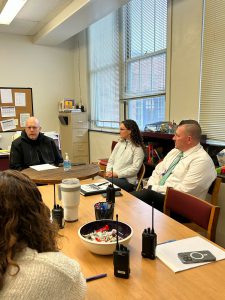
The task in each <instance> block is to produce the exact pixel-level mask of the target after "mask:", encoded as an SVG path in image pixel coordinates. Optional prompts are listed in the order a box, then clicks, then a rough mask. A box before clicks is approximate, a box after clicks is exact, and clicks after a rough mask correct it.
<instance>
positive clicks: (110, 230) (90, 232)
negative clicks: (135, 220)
mask: <svg viewBox="0 0 225 300" xmlns="http://www.w3.org/2000/svg"><path fill="white" fill-rule="evenodd" d="M78 235H79V237H80V239H81V241H82V243H83V244H84V245H85V246H86V248H87V249H88V250H89V251H91V252H92V253H95V254H100V255H110V254H113V251H114V250H115V249H116V243H117V236H116V235H117V224H116V221H113V220H108V219H107V220H97V221H93V222H90V223H87V224H85V225H83V226H82V227H80V229H79V230H78ZM132 235H133V229H132V228H131V227H130V226H129V225H128V224H126V223H122V222H118V242H119V244H123V246H125V247H127V245H128V243H129V242H130V239H131V237H132Z"/></svg>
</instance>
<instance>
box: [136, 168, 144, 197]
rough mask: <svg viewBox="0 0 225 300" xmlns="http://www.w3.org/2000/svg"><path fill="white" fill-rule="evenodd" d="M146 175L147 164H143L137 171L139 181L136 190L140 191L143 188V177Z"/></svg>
mask: <svg viewBox="0 0 225 300" xmlns="http://www.w3.org/2000/svg"><path fill="white" fill-rule="evenodd" d="M144 176H145V165H144V164H142V166H141V168H140V170H139V171H138V173H137V179H138V183H137V187H136V191H140V190H141V189H142V187H143V186H142V179H143V178H144Z"/></svg>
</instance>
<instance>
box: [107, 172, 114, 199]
mask: <svg viewBox="0 0 225 300" xmlns="http://www.w3.org/2000/svg"><path fill="white" fill-rule="evenodd" d="M106 201H107V202H111V203H115V188H114V186H113V169H112V183H111V184H109V185H108V187H107V189H106Z"/></svg>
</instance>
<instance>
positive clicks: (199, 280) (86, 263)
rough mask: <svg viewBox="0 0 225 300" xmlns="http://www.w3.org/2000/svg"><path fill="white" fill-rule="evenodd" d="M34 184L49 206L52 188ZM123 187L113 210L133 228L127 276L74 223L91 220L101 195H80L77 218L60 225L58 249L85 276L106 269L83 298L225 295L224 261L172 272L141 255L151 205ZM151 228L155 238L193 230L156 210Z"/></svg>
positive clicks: (186, 234)
mask: <svg viewBox="0 0 225 300" xmlns="http://www.w3.org/2000/svg"><path fill="white" fill-rule="evenodd" d="M84 183H87V182H83V184H84ZM39 189H40V191H41V193H42V195H43V199H44V201H45V203H46V204H48V205H49V207H50V208H51V209H52V203H51V202H50V199H51V198H52V193H53V191H52V190H51V189H50V188H49V187H48V186H43V187H39ZM122 192H123V197H118V198H116V205H115V214H116V213H118V214H119V220H121V221H122V222H125V223H128V224H129V225H130V226H132V228H133V230H134V234H133V237H132V238H131V241H130V244H129V249H130V268H131V274H130V278H129V279H121V278H116V277H114V274H113V272H114V269H113V260H112V256H100V255H95V254H92V253H91V252H89V251H88V250H87V249H86V248H85V247H84V246H83V244H82V243H81V242H80V239H79V237H78V234H77V231H78V229H79V227H80V226H82V225H83V224H85V223H87V222H89V221H92V220H93V219H94V209H93V205H94V203H96V202H98V201H101V200H102V197H101V196H100V195H95V196H89V197H84V196H81V201H80V207H79V220H78V221H77V222H75V223H66V224H65V228H64V229H62V230H61V231H60V233H61V234H63V235H64V238H62V240H61V246H62V252H64V253H65V254H66V255H68V256H69V257H71V258H74V259H76V260H77V261H78V262H79V263H80V265H81V269H82V272H83V274H84V276H85V277H89V276H92V275H96V274H100V273H107V274H108V276H107V277H106V278H103V279H99V280H95V281H92V282H89V283H88V292H87V297H86V299H88V300H89V299H90V300H103V299H104V300H112V299H113V300H114V299H116V300H122V299H125V300H128V299H129V300H130V299H132V300H133V299H134V300H136V299H142V300H148V299H151V300H164V299H165V300H167V299H170V300H171V299H176V300H180V299H182V300H186V299H187V300H189V299H204V300H206V299H224V295H225V285H224V278H225V260H223V261H219V262H216V263H212V264H209V265H205V266H202V267H199V268H194V269H191V270H188V271H184V272H180V273H176V274H175V273H173V272H172V271H171V270H170V269H169V268H168V267H167V266H166V265H164V264H163V263H162V262H161V261H160V260H159V259H156V260H150V259H144V258H142V256H141V248H142V232H143V229H144V228H146V227H149V226H150V225H151V207H150V206H149V205H147V204H145V203H144V202H142V201H140V200H138V199H136V198H135V197H133V196H132V195H130V194H128V193H127V192H125V191H122ZM155 231H156V233H157V236H158V243H160V242H163V241H166V240H170V239H182V238H187V237H192V236H196V235H197V233H195V232H194V231H192V230H190V229H189V228H187V227H185V226H184V225H182V224H180V223H177V222H176V221H175V220H173V219H171V218H169V217H168V216H166V215H164V214H163V213H161V212H159V211H155ZM65 288H66V287H65Z"/></svg>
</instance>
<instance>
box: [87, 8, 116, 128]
mask: <svg viewBox="0 0 225 300" xmlns="http://www.w3.org/2000/svg"><path fill="white" fill-rule="evenodd" d="M88 43H89V75H90V97H91V101H90V102H91V120H92V122H93V124H92V125H93V126H98V127H111V128H118V124H119V86H120V85H119V20H118V13H117V12H113V13H112V14H110V15H108V16H106V17H105V18H103V19H101V20H99V21H98V22H96V23H95V24H93V25H91V26H90V27H89V29H88Z"/></svg>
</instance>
